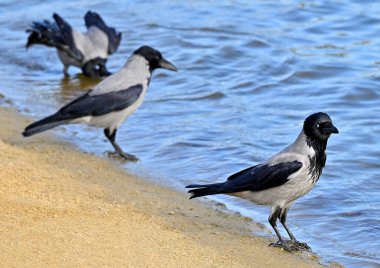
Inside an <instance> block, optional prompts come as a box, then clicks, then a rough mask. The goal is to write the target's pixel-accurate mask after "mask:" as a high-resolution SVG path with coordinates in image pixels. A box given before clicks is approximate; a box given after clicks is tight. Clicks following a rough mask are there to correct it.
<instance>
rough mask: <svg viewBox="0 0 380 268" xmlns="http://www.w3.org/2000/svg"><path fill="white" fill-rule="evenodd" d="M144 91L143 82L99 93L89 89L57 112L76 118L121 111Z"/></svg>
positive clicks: (66, 116) (69, 117)
mask: <svg viewBox="0 0 380 268" xmlns="http://www.w3.org/2000/svg"><path fill="white" fill-rule="evenodd" d="M142 91H143V87H142V85H141V84H137V85H135V86H131V87H129V88H127V89H124V90H119V91H111V92H107V93H104V94H99V95H91V94H90V93H91V91H89V92H87V93H86V94H85V95H83V96H81V97H79V98H78V99H76V100H74V101H72V102H71V103H69V104H67V105H66V106H65V107H63V108H62V109H60V110H59V111H58V112H57V114H61V115H62V116H63V117H65V119H75V118H79V117H83V116H100V115H104V114H108V113H111V112H117V111H121V110H124V109H126V108H128V107H129V106H131V105H132V104H133V103H135V102H136V101H137V100H138V98H139V97H140V96H141V93H142Z"/></svg>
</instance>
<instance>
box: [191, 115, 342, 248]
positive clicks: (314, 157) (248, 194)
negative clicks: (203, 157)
mask: <svg viewBox="0 0 380 268" xmlns="http://www.w3.org/2000/svg"><path fill="white" fill-rule="evenodd" d="M333 133H339V132H338V129H337V128H336V127H335V126H334V125H333V123H332V121H331V119H330V117H329V116H328V115H327V114H326V113H315V114H312V115H310V116H309V117H307V118H306V120H305V121H304V124H303V129H302V131H301V133H300V134H299V136H298V138H297V139H296V140H295V141H294V142H293V143H292V144H291V145H289V146H288V147H287V148H286V149H284V150H283V151H281V152H280V153H278V154H275V155H274V156H272V157H271V158H269V160H267V161H266V162H264V163H262V164H259V165H256V166H253V167H249V168H247V169H244V170H242V171H240V172H238V173H236V174H233V175H231V176H230V177H229V178H228V179H227V181H226V182H222V183H215V184H207V185H202V184H199V185H198V184H194V185H188V186H187V187H186V188H194V189H191V190H189V193H191V194H192V196H191V197H190V199H191V198H196V197H200V196H206V195H214V194H227V195H232V196H237V197H240V198H243V199H247V200H249V201H251V202H253V203H255V204H258V205H268V206H271V212H270V215H269V223H270V225H271V226H272V227H273V229H274V231H275V232H276V235H277V237H278V242H276V243H272V244H270V245H271V246H275V247H281V248H284V249H285V250H288V251H292V250H301V249H307V250H309V249H310V248H309V247H308V246H307V244H306V243H301V242H299V241H297V240H296V238H295V237H294V235H293V234H292V233H291V231H290V229H289V227H288V226H287V225H286V216H287V214H288V210H289V208H290V206H291V205H292V204H293V203H294V201H295V200H297V199H298V198H300V197H302V196H304V195H306V194H307V193H308V192H310V190H311V189H312V188H313V187H314V185H315V184H316V183H317V181H318V179H319V177H320V176H321V174H322V170H323V168H324V166H325V163H326V153H325V151H326V146H327V140H328V139H329V137H330V135H331V134H333ZM277 220H279V221H280V222H281V224H282V225H283V226H284V228H285V230H286V232H287V233H288V235H289V237H290V241H286V240H284V239H283V238H282V236H281V235H280V232H279V231H278V229H277V224H276V222H277Z"/></svg>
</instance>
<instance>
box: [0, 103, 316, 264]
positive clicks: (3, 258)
mask: <svg viewBox="0 0 380 268" xmlns="http://www.w3.org/2000/svg"><path fill="white" fill-rule="evenodd" d="M30 121H31V120H29V119H25V118H23V117H21V116H19V115H18V114H17V113H16V112H15V111H13V110H9V109H4V108H0V125H1V131H0V139H1V141H0V162H1V164H0V165H1V168H0V175H1V180H0V236H1V243H0V267H103V266H107V267H281V268H285V267H314V266H318V264H317V263H316V262H315V260H313V259H315V257H313V256H309V255H307V256H305V255H302V256H301V255H300V254H294V253H293V254H290V253H287V252H284V251H282V250H280V249H276V248H271V247H268V243H269V242H270V241H269V240H267V239H265V238H258V237H254V236H253V235H252V230H253V229H254V228H257V226H256V225H255V223H254V222H251V221H248V220H247V219H244V217H241V216H240V217H239V216H236V215H233V214H228V213H224V212H222V211H218V210H215V209H212V208H211V206H210V205H209V204H204V203H202V202H199V201H189V200H188V199H187V198H188V197H187V196H185V195H184V194H183V193H178V192H176V191H174V190H172V189H167V188H165V187H162V186H158V185H153V184H152V183H149V182H147V181H145V180H142V179H140V178H136V177H134V176H131V175H128V174H127V173H126V172H125V171H123V170H121V169H120V168H118V167H117V165H115V163H113V162H111V161H110V160H107V159H101V158H99V157H97V156H94V155H90V154H86V153H83V152H79V151H78V150H76V149H74V148H73V147H72V146H70V145H69V144H67V143H64V142H62V141H60V140H58V139H56V138H54V137H51V136H49V135H46V134H42V135H38V136H36V137H32V138H29V139H25V138H22V137H21V135H20V133H21V132H22V129H23V128H24V127H25V126H26V125H27V124H28V123H29V122H30Z"/></svg>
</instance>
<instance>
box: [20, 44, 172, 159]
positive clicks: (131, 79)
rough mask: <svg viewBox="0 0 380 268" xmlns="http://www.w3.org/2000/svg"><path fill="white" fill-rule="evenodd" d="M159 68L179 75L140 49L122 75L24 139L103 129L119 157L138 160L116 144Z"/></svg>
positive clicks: (32, 128)
mask: <svg viewBox="0 0 380 268" xmlns="http://www.w3.org/2000/svg"><path fill="white" fill-rule="evenodd" d="M157 68H164V69H168V70H172V71H177V69H176V67H175V66H174V65H173V64H172V63H170V62H169V61H167V60H166V59H164V58H163V57H162V55H161V53H160V52H159V51H157V50H155V49H153V48H151V47H148V46H143V47H140V48H139V49H138V50H136V51H135V52H134V53H133V54H132V56H131V57H130V58H129V59H128V61H127V63H126V64H125V65H124V67H123V68H122V69H121V70H120V71H118V72H117V73H114V74H113V75H111V76H109V77H107V78H106V79H104V80H103V81H102V82H100V83H99V84H98V85H97V86H96V87H95V88H94V89H92V90H90V91H89V92H87V93H86V94H84V95H82V96H81V97H79V98H77V99H75V100H73V101H72V102H70V103H69V104H67V105H66V106H64V107H63V108H61V109H60V110H59V111H58V112H56V113H55V114H53V115H51V116H48V117H46V118H44V119H42V120H40V121H37V122H35V123H33V124H31V125H29V126H28V127H26V129H25V131H24V132H23V135H24V136H25V137H28V136H31V135H34V134H37V133H40V132H43V131H45V130H48V129H51V128H53V127H56V126H59V125H63V124H74V123H85V124H88V125H91V126H96V127H101V128H103V129H104V134H105V136H106V137H107V139H108V140H109V141H110V142H111V144H112V146H113V147H114V149H115V151H116V153H117V154H118V155H120V156H121V157H123V158H125V159H127V160H132V161H134V160H137V158H136V157H135V156H133V155H130V154H127V153H125V152H123V150H122V149H121V148H120V147H119V145H118V144H117V143H116V141H115V137H116V131H117V129H118V128H119V126H120V124H121V123H122V122H123V121H124V120H125V119H126V118H127V117H128V116H129V115H130V114H131V113H133V112H134V111H135V110H136V109H137V108H138V107H139V106H140V105H141V103H142V101H143V99H144V96H145V93H146V91H147V89H148V86H149V82H150V79H151V76H152V72H153V71H154V70H155V69H157Z"/></svg>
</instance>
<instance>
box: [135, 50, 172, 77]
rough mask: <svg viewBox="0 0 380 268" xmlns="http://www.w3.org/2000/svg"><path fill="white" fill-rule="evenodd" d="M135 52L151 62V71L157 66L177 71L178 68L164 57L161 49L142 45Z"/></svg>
mask: <svg viewBox="0 0 380 268" xmlns="http://www.w3.org/2000/svg"><path fill="white" fill-rule="evenodd" d="M133 54H135V55H140V56H143V57H144V58H145V59H146V60H147V61H148V62H149V69H150V71H153V70H155V69H157V68H164V69H167V70H171V71H175V72H176V71H177V68H176V67H175V66H174V65H173V64H172V63H171V62H169V61H168V60H166V59H165V58H163V57H162V54H161V52H160V51H158V50H156V49H154V48H152V47H149V46H142V47H140V48H139V49H138V50H136V51H135V52H134V53H133Z"/></svg>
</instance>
